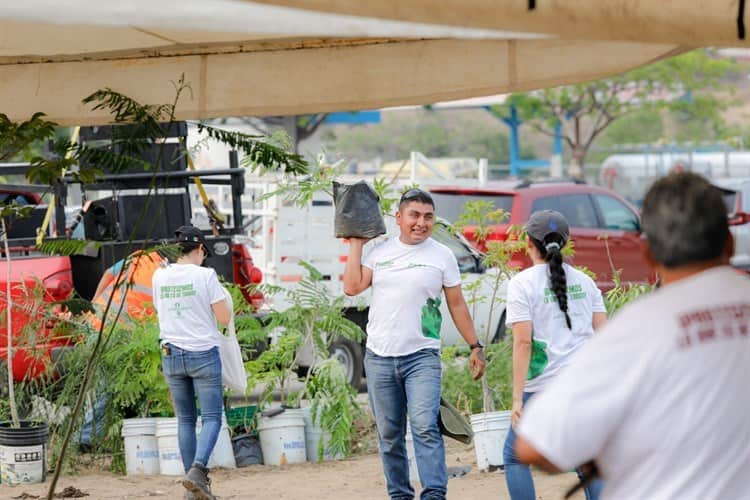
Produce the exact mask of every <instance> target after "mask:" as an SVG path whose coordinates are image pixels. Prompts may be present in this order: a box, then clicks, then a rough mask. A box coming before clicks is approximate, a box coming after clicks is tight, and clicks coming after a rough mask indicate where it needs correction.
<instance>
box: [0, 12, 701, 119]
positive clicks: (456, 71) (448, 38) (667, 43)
mask: <svg viewBox="0 0 750 500" xmlns="http://www.w3.org/2000/svg"><path fill="white" fill-rule="evenodd" d="M540 3H541V4H545V3H546V2H540ZM549 3H551V4H558V5H559V4H562V3H563V2H549ZM579 3H584V2H579ZM620 3H626V2H620ZM11 4H13V5H11ZM115 4H117V5H115ZM273 4H278V5H273ZM428 4H431V5H433V8H432V9H430V8H428V6H429V5H428ZM521 4H523V5H525V4H526V3H525V2H518V1H515V2H510V1H500V0H497V1H490V0H485V1H480V0H460V1H459V0H446V1H445V2H441V3H440V8H439V9H436V8H434V5H435V3H434V2H427V1H426V0H399V1H396V0H393V1H390V0H378V2H361V1H358V0H350V1H346V0H338V1H334V0H331V1H325V0H305V1H297V2H295V1H292V0H289V1H278V2H274V1H270V2H247V1H242V0H179V1H178V0H164V1H160V2H154V1H153V0H151V1H148V0H129V1H122V2H103V1H101V0H99V1H94V0H67V1H66V2H64V7H61V5H60V2H56V1H53V0H24V1H23V2H4V3H3V4H2V5H0V112H2V113H5V114H7V115H8V116H9V117H10V118H11V119H12V120H22V119H26V118H28V117H29V116H30V115H31V113H33V112H35V111H43V112H45V113H46V114H47V115H48V118H49V119H50V120H53V121H57V122H58V123H60V124H68V125H71V124H77V125H85V124H95V123H102V122H103V121H106V119H107V116H106V115H105V114H104V113H102V112H94V111H92V110H91V109H90V107H89V106H85V105H83V104H82V103H81V99H82V98H83V97H85V96H87V95H89V94H91V93H92V92H94V91H96V90H98V89H100V88H104V87H110V88H112V89H114V90H116V91H119V92H122V93H124V94H127V95H129V96H131V97H133V98H135V99H137V100H138V101H139V102H142V103H146V104H161V103H168V102H171V101H172V100H173V99H174V86H173V84H172V82H174V81H176V80H177V79H179V78H180V76H181V75H182V74H184V75H185V80H186V81H187V82H189V83H190V86H191V92H190V93H189V94H187V95H185V96H183V98H182V99H181V100H180V102H179V103H178V107H177V118H178V119H202V118H213V117H220V116H238V115H256V116H262V115H285V114H300V113H308V112H324V111H341V110H355V109H372V108H378V107H386V106H397V105H406V104H427V103H433V102H437V101H443V100H453V99H462V98H469V97H476V96H483V95H491V94H498V93H505V92H512V91H518V90H531V89H535V88H542V87H551V86H557V85H563V84H568V83H574V82H580V81H587V80H592V79H597V78H602V77H606V76H610V75H613V74H617V73H621V72H623V71H626V70H628V69H631V68H633V67H636V66H639V65H642V64H646V63H649V62H652V61H655V60H658V59H660V58H664V57H669V56H671V55H674V54H677V53H679V52H681V51H683V50H685V49H686V48H687V46H686V45H685V43H686V42H685V41H683V40H681V39H677V38H675V39H674V40H659V41H655V42H654V43H642V42H636V41H629V40H627V39H623V40H610V39H606V38H604V37H596V36H593V35H592V36H591V37H589V38H588V39H587V35H588V33H586V32H580V33H578V34H577V35H580V36H575V37H571V36H570V33H562V34H559V33H557V32H555V31H554V30H552V29H551V28H552V27H551V26H549V25H546V24H543V23H538V26H537V25H532V24H529V23H526V22H523V23H521V22H519V24H518V26H520V27H523V29H516V28H515V26H516V24H515V22H511V19H512V17H513V16H510V15H505V14H503V15H500V14H492V12H509V11H503V7H508V6H511V5H512V6H514V7H517V6H518V5H521ZM590 4H591V5H594V4H598V2H594V1H593V0H592V1H591V2H590ZM387 6H390V10H389V9H385V7H387ZM490 6H495V7H497V8H496V9H495V10H492V11H490V10H488V8H489V7H490ZM375 7H378V8H375ZM446 9H454V12H455V13H456V16H455V19H458V20H459V21H460V22H456V23H452V22H451V23H449V22H447V21H449V20H451V19H453V17H452V16H448V15H447V14H446V12H445V11H446ZM539 9H540V12H541V11H542V9H541V7H540V8H539ZM431 10H432V11H435V12H442V15H441V16H436V15H430V11H431ZM468 11H471V12H468ZM472 13H473V14H472ZM398 14H405V15H398ZM433 14H434V13H433ZM480 14H484V15H480ZM487 16H489V17H491V18H492V19H494V21H493V22H490V21H492V19H487ZM519 19H525V18H524V17H523V16H520V17H519ZM480 21H481V22H480ZM501 21H502V22H501ZM532 27H533V28H534V30H530V29H529V28H532ZM536 28H539V29H538V30H537V29H536ZM597 33H598V31H597ZM594 34H596V33H594ZM695 45H698V43H696V44H695Z"/></svg>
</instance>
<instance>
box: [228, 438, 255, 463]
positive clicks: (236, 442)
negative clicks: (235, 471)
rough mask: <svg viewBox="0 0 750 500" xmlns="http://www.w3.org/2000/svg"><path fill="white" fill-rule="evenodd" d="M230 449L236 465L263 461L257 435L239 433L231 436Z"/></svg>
mask: <svg viewBox="0 0 750 500" xmlns="http://www.w3.org/2000/svg"><path fill="white" fill-rule="evenodd" d="M232 449H233V451H234V460H235V462H236V463H237V467H247V466H248V465H258V464H262V463H263V451H262V450H261V448H260V442H259V441H258V437H257V436H253V435H250V434H240V435H239V436H234V437H233V438H232Z"/></svg>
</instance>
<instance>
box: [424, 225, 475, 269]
mask: <svg viewBox="0 0 750 500" xmlns="http://www.w3.org/2000/svg"><path fill="white" fill-rule="evenodd" d="M432 238H433V239H434V240H436V241H438V242H440V243H442V244H443V245H445V246H447V247H448V248H449V249H450V250H451V251H452V252H453V255H455V256H456V261H457V262H458V270H459V272H460V273H461V274H463V273H474V272H478V269H477V262H478V261H477V258H476V257H475V253H474V252H472V250H470V249H469V247H468V246H467V245H466V244H465V243H463V242H462V241H461V240H460V237H459V236H458V235H456V234H455V233H453V232H452V231H451V229H450V228H449V227H448V226H446V225H445V224H444V223H443V222H441V221H438V222H437V223H436V224H435V228H434V230H433V231H432Z"/></svg>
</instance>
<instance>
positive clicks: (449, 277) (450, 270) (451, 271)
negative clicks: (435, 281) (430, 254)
mask: <svg viewBox="0 0 750 500" xmlns="http://www.w3.org/2000/svg"><path fill="white" fill-rule="evenodd" d="M460 284H461V273H460V272H459V270H458V261H456V256H455V255H453V252H451V251H450V249H448V248H446V252H445V269H444V270H443V286H444V287H446V288H450V287H454V286H458V285H460Z"/></svg>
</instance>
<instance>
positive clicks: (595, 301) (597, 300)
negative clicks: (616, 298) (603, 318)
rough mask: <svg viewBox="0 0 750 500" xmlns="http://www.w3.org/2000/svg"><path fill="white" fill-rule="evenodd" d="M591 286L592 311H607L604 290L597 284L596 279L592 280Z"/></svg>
mask: <svg viewBox="0 0 750 500" xmlns="http://www.w3.org/2000/svg"><path fill="white" fill-rule="evenodd" d="M589 288H590V289H591V312H595V313H599V312H603V313H605V312H607V307H606V306H605V305H604V298H603V297H602V291H601V290H599V287H598V286H596V283H594V280H590V282H589Z"/></svg>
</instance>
